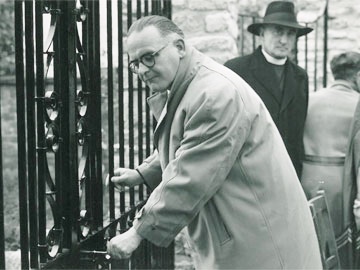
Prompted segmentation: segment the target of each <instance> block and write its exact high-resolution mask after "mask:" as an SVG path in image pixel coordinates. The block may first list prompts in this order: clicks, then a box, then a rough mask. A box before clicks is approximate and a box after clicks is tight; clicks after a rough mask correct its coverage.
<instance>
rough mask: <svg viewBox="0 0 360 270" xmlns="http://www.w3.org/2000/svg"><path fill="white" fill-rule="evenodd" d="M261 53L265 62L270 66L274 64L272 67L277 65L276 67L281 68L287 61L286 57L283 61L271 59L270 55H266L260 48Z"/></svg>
mask: <svg viewBox="0 0 360 270" xmlns="http://www.w3.org/2000/svg"><path fill="white" fill-rule="evenodd" d="M261 52H262V53H263V55H264V57H265V59H266V61H268V62H269V63H271V64H274V65H278V66H282V65H285V62H286V60H287V57H285V58H283V59H277V58H274V57H272V56H271V55H270V54H268V53H267V52H266V51H265V50H264V48H261Z"/></svg>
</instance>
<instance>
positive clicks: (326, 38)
mask: <svg viewBox="0 0 360 270" xmlns="http://www.w3.org/2000/svg"><path fill="white" fill-rule="evenodd" d="M328 7H329V1H328V0H326V6H325V12H324V48H323V51H324V59H323V87H326V85H327V50H328V44H327V40H328V18H329V13H328Z"/></svg>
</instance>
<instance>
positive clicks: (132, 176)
mask: <svg viewBox="0 0 360 270" xmlns="http://www.w3.org/2000/svg"><path fill="white" fill-rule="evenodd" d="M111 181H112V182H113V183H114V184H115V187H116V188H117V189H118V190H119V191H123V190H124V187H125V186H126V187H134V186H137V185H140V184H142V183H144V181H143V179H142V177H141V176H140V174H139V173H138V172H137V171H136V170H134V169H128V168H118V169H116V170H115V171H114V176H113V177H111Z"/></svg>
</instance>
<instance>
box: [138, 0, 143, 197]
mask: <svg viewBox="0 0 360 270" xmlns="http://www.w3.org/2000/svg"><path fill="white" fill-rule="evenodd" d="M141 13H142V12H141V0H137V3H136V18H137V19H139V18H140V17H141ZM137 94H138V95H137V111H138V162H139V164H141V163H142V162H143V159H144V156H143V151H144V150H143V143H144V139H143V128H144V126H143V101H144V100H143V87H142V82H141V80H140V78H139V77H138V79H137ZM143 193H144V187H143V185H139V195H138V197H139V200H140V201H142V200H143V199H144V194H143Z"/></svg>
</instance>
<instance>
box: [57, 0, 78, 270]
mask: <svg viewBox="0 0 360 270" xmlns="http://www.w3.org/2000/svg"><path fill="white" fill-rule="evenodd" d="M60 4H61V7H62V8H61V11H62V13H61V20H60V27H59V33H60V41H61V43H62V45H63V46H61V48H60V55H59V57H60V58H61V59H63V61H61V62H60V65H61V67H60V68H61V70H60V74H61V79H62V80H61V85H59V86H60V87H61V100H62V115H61V122H62V123H61V127H62V129H61V133H62V138H63V144H62V147H61V149H62V152H61V157H62V159H63V172H64V174H63V179H62V180H63V181H64V182H63V183H62V186H63V187H64V189H66V190H65V193H64V197H65V198H66V200H65V201H64V204H65V206H64V214H66V218H65V222H64V224H65V230H66V231H65V234H66V235H65V237H66V241H67V243H66V244H68V245H69V246H70V248H71V249H72V250H76V249H77V246H78V240H79V239H78V222H77V221H78V219H79V213H80V209H79V185H78V181H77V179H78V171H77V169H78V166H77V163H78V162H77V138H76V115H77V114H76V110H75V106H74V104H75V99H76V38H75V35H76V25H75V22H76V15H75V13H74V10H75V2H74V1H60ZM73 255H74V256H76V254H75V253H74V254H73ZM78 259H79V258H75V257H74V258H72V262H69V265H71V263H73V265H72V266H73V267H74V268H76V262H77V261H78Z"/></svg>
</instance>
